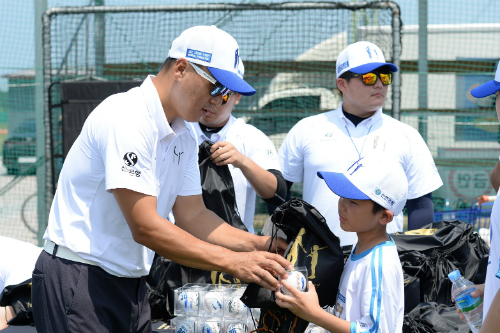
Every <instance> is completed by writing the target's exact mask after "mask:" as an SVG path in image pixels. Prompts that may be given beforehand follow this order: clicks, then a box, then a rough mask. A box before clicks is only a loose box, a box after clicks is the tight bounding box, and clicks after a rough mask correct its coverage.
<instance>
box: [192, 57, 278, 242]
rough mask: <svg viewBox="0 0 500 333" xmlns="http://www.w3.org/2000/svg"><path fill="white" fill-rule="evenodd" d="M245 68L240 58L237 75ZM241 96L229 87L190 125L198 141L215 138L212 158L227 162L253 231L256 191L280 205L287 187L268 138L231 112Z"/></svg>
mask: <svg viewBox="0 0 500 333" xmlns="http://www.w3.org/2000/svg"><path fill="white" fill-rule="evenodd" d="M244 72H245V68H244V66H243V61H242V60H241V59H240V62H239V64H238V75H240V76H241V78H243V75H244ZM240 99H241V94H239V93H237V92H234V91H230V92H229V93H228V94H226V95H225V96H224V99H223V102H222V105H220V106H218V107H214V108H213V109H212V110H211V111H209V112H206V113H204V114H203V117H201V118H200V120H199V122H196V123H192V125H193V129H194V131H195V136H196V138H197V139H198V144H201V143H202V142H203V141H205V140H210V141H212V142H215V144H214V145H213V146H212V148H211V152H212V155H211V159H212V161H213V162H214V163H216V165H218V166H223V165H228V167H229V171H230V173H231V177H232V178H233V183H234V190H235V195H236V206H237V209H238V212H239V214H240V216H241V219H242V221H243V224H245V227H246V228H247V230H248V231H249V232H251V233H254V227H253V220H254V213H255V197H256V194H257V195H258V196H259V197H260V198H262V199H263V200H264V201H265V202H266V203H268V204H273V205H280V204H282V203H283V202H285V198H286V192H287V188H286V183H285V179H284V178H283V175H282V174H281V171H280V165H279V162H278V154H277V152H276V147H275V146H274V144H273V143H272V142H271V140H269V138H268V137H267V136H266V135H265V134H264V133H262V131H260V130H259V129H257V128H255V127H254V126H252V125H250V124H246V123H245V121H244V120H243V119H241V118H240V119H237V118H235V117H234V116H233V115H232V114H231V112H232V111H233V108H234V107H235V106H236V105H238V103H239V102H240Z"/></svg>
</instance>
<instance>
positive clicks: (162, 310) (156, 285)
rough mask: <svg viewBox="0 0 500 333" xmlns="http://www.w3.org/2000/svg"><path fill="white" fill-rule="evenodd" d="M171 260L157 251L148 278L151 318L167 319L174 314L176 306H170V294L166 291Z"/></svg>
mask: <svg viewBox="0 0 500 333" xmlns="http://www.w3.org/2000/svg"><path fill="white" fill-rule="evenodd" d="M170 263H171V260H170V259H167V258H164V257H162V256H160V255H159V254H158V253H155V257H154V259H153V264H152V265H151V270H150V271H149V274H148V276H147V278H146V285H147V288H148V301H149V305H150V307H151V319H153V320H162V321H167V320H170V319H172V318H173V317H174V316H173V314H174V308H171V307H170V302H169V297H171V296H170V294H169V293H168V292H167V291H166V290H167V289H168V286H167V279H166V275H167V268H168V266H169V265H170Z"/></svg>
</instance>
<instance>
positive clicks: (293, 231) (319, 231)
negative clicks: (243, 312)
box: [241, 198, 344, 333]
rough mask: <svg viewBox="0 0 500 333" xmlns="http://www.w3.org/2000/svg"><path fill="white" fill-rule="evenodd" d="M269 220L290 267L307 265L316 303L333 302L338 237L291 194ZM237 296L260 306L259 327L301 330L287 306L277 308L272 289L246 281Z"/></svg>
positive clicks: (340, 265) (340, 259) (339, 262)
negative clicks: (284, 246)
mask: <svg viewBox="0 0 500 333" xmlns="http://www.w3.org/2000/svg"><path fill="white" fill-rule="evenodd" d="M271 220H272V222H273V224H274V226H275V227H277V228H279V229H281V230H282V231H283V232H284V233H285V235H286V237H287V242H288V243H289V245H288V248H287V249H286V251H285V254H284V256H285V258H287V259H288V260H290V261H291V263H292V265H293V266H294V267H300V266H305V267H307V270H308V274H309V280H310V281H312V282H313V283H314V285H315V287H316V291H317V293H318V298H319V303H320V305H321V306H322V307H325V306H333V305H334V303H335V301H336V299H337V291H338V285H339V283H340V276H341V275H342V271H343V269H344V255H343V252H342V249H341V247H340V240H339V239H338V237H336V236H335V235H334V234H333V233H332V232H331V231H330V229H329V228H328V225H327V224H326V221H325V218H324V217H323V216H322V215H321V214H320V213H319V212H318V211H317V210H316V208H314V207H313V206H311V205H310V204H308V203H307V202H305V201H303V200H301V199H298V198H292V199H291V200H290V201H287V202H285V203H284V204H282V205H281V206H279V207H278V208H277V209H276V210H275V212H274V214H273V215H272V218H271ZM274 234H276V232H274ZM270 250H271V251H272V250H275V249H270ZM274 252H276V251H274ZM241 300H242V301H243V302H244V303H245V304H246V305H247V306H248V307H250V308H261V317H260V320H259V329H260V330H264V331H269V332H274V333H302V332H303V331H304V330H305V329H306V327H307V325H308V322H307V321H305V320H303V319H301V318H298V317H297V316H295V315H294V314H293V313H292V312H290V311H289V310H287V309H283V308H280V307H279V306H278V305H277V304H276V297H275V294H274V292H272V291H270V290H268V289H265V288H263V287H261V286H259V285H257V284H255V283H251V284H249V286H248V287H247V289H246V291H245V293H244V294H243V296H242V298H241Z"/></svg>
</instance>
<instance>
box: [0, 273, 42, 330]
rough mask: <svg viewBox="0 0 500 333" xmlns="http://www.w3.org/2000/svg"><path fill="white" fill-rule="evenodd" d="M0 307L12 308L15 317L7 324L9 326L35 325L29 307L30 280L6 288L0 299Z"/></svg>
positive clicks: (31, 310)
mask: <svg viewBox="0 0 500 333" xmlns="http://www.w3.org/2000/svg"><path fill="white" fill-rule="evenodd" d="M0 306H12V308H13V309H14V313H15V316H14V317H13V318H11V319H10V320H9V321H8V322H7V324H8V325H11V326H24V325H31V326H33V325H35V322H34V321H33V308H32V306H31V279H28V280H26V281H24V282H21V283H19V284H15V285H9V286H6V287H5V288H4V290H3V294H2V297H1V299H0Z"/></svg>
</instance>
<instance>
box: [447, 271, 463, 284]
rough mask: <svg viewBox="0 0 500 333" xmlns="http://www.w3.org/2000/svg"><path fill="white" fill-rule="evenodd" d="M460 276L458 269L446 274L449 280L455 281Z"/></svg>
mask: <svg viewBox="0 0 500 333" xmlns="http://www.w3.org/2000/svg"><path fill="white" fill-rule="evenodd" d="M460 277H462V274H460V271H459V270H458V269H456V270H454V271H453V272H451V273H450V274H448V278H449V279H450V280H451V282H455V281H457V280H458V279H460Z"/></svg>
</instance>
